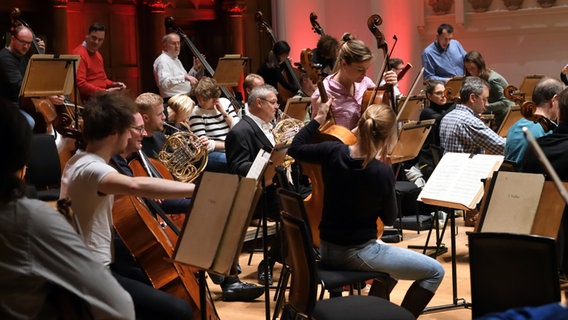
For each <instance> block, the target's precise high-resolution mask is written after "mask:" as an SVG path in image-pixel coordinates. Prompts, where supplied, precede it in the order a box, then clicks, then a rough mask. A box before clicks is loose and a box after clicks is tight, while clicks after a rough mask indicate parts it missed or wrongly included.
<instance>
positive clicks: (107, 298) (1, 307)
mask: <svg viewBox="0 0 568 320" xmlns="http://www.w3.org/2000/svg"><path fill="white" fill-rule="evenodd" d="M0 104H1V105H0V134H1V135H2V136H3V137H9V139H2V140H1V141H0V149H2V152H3V154H4V156H3V157H2V165H1V167H2V170H0V181H2V182H1V183H0V238H1V241H2V250H0V261H1V262H0V286H1V287H2V290H1V291H0V300H1V301H2V303H1V304H0V318H2V319H39V318H41V319H52V318H53V319H55V318H60V317H61V316H62V314H61V312H62V311H64V310H62V309H61V308H60V309H58V308H57V307H55V306H56V301H57V299H54V298H57V297H55V296H53V295H52V294H50V291H51V290H52V287H53V286H57V287H60V288H62V289H65V290H66V291H69V292H70V293H72V294H74V295H76V296H77V297H78V298H80V300H81V301H82V304H83V305H84V306H85V307H86V309H87V312H88V313H89V314H90V316H91V317H92V318H93V319H101V318H108V319H110V318H112V319H134V306H133V304H132V299H131V297H130V295H129V294H128V292H126V291H125V290H124V289H123V288H122V287H121V286H120V285H119V284H118V282H117V281H116V279H115V278H114V277H113V276H112V274H111V273H110V271H109V270H108V269H107V268H105V266H103V264H101V263H100V261H97V259H95V258H94V257H93V255H92V253H91V252H90V250H89V249H88V248H87V247H86V246H85V243H84V242H83V239H81V237H80V236H79V235H78V234H77V232H76V231H75V230H73V229H72V227H71V225H70V224H69V222H68V221H66V220H65V218H64V216H63V214H61V213H59V212H57V211H55V210H54V209H53V208H52V207H51V206H49V205H48V204H46V203H44V202H41V201H37V200H33V199H29V198H27V197H25V195H24V193H25V185H24V181H23V178H24V175H25V168H26V167H25V165H26V163H27V161H28V158H29V156H30V148H31V139H32V131H31V129H30V128H29V126H27V125H26V121H25V119H24V117H23V116H22V115H21V114H20V113H19V112H17V111H16V110H17V109H15V108H13V107H11V106H10V102H8V101H7V100H2V102H1V103H0Z"/></svg>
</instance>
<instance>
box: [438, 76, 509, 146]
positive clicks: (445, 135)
mask: <svg viewBox="0 0 568 320" xmlns="http://www.w3.org/2000/svg"><path fill="white" fill-rule="evenodd" d="M488 97H489V85H488V84H487V82H486V81H485V80H483V79H481V78H479V77H467V78H465V80H464V82H463V84H462V86H461V89H460V100H461V103H460V104H457V105H456V107H455V108H454V109H453V110H452V111H450V112H448V113H447V114H446V115H445V116H444V118H442V121H441V123H440V144H441V146H442V148H444V150H445V152H465V153H474V154H479V153H489V154H503V149H504V147H505V138H503V137H500V136H499V135H497V133H495V132H494V131H493V130H491V128H489V127H488V126H487V125H486V124H485V123H484V122H483V121H481V119H479V114H481V113H482V112H483V110H485V108H486V107H487V104H488V102H487V99H488Z"/></svg>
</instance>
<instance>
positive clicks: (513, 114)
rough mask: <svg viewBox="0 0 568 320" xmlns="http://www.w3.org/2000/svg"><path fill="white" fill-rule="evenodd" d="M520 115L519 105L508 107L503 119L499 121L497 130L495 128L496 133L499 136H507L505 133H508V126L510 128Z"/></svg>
mask: <svg viewBox="0 0 568 320" xmlns="http://www.w3.org/2000/svg"><path fill="white" fill-rule="evenodd" d="M522 117H523V115H522V114H521V107H519V106H512V107H510V108H509V111H508V112H507V115H505V118H504V119H503V122H501V126H500V127H499V130H497V134H498V135H499V136H500V137H507V134H508V133H509V128H511V126H512V125H513V124H515V122H517V121H519V120H520V119H521V118H522Z"/></svg>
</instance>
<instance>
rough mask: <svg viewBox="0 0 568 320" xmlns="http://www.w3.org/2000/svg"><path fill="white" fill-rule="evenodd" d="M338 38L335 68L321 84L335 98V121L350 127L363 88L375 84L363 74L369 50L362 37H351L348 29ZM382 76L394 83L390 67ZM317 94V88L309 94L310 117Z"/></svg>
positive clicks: (368, 63)
mask: <svg viewBox="0 0 568 320" xmlns="http://www.w3.org/2000/svg"><path fill="white" fill-rule="evenodd" d="M341 39H342V41H341V42H340V44H339V51H338V54H337V63H336V72H335V73H333V74H331V75H329V76H327V77H326V78H325V79H323V86H324V88H325V90H326V92H327V94H328V96H329V97H333V98H334V99H335V103H334V105H333V115H334V118H335V123H336V124H337V125H341V126H344V127H346V128H347V129H349V130H352V129H354V128H355V127H356V126H357V122H358V121H359V118H360V117H361V103H362V101H363V94H364V93H365V91H366V90H367V89H370V88H374V87H375V83H374V82H373V80H371V79H370V78H369V77H367V76H366V73H367V69H369V67H370V66H371V61H372V59H373V54H372V53H371V50H370V49H369V47H367V46H366V45H365V43H363V41H361V40H359V39H355V38H354V37H353V36H352V35H351V34H350V33H345V34H344V35H343V37H342V38H341ZM384 80H385V82H386V83H387V84H389V85H395V84H396V83H397V76H396V73H395V72H394V71H393V70H390V71H387V72H386V73H385V74H384ZM319 96H320V93H319V90H316V91H315V92H314V94H313V95H312V117H314V116H315V115H316V114H317V113H318V109H317V108H318V106H317V104H316V101H317V99H318V97H319Z"/></svg>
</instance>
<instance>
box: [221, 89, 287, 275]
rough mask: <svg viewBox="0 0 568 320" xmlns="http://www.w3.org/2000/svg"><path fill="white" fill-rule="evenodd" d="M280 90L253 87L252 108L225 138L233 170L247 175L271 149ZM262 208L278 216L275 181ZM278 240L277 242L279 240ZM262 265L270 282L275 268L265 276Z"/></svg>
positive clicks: (274, 251)
mask: <svg viewBox="0 0 568 320" xmlns="http://www.w3.org/2000/svg"><path fill="white" fill-rule="evenodd" d="M277 94H278V92H277V91H276V89H275V88H274V87H273V86H271V85H262V86H258V87H255V88H253V89H252V91H251V93H250V95H249V98H248V101H247V102H248V107H249V110H248V111H249V112H248V113H247V114H246V115H244V116H243V118H242V119H241V121H239V123H237V124H236V125H235V126H234V127H233V128H232V129H231V132H229V134H228V135H227V138H226V139H225V153H226V154H227V164H228V165H229V172H230V173H234V174H238V175H240V176H246V175H247V173H248V171H249V169H250V167H251V166H252V163H253V162H254V159H255V158H256V155H257V154H258V152H259V151H260V150H261V149H265V150H271V149H272V148H273V147H274V144H275V143H274V136H273V135H272V124H271V122H272V120H274V117H275V114H276V110H278V107H279V105H278V98H277ZM260 204H262V206H261V205H260ZM262 211H264V214H265V215H266V216H267V217H269V218H275V219H277V218H278V212H279V205H278V200H277V197H276V186H275V185H268V186H266V187H265V197H264V199H263V200H262V201H259V205H258V206H257V208H256V212H255V216H256V217H260V212H262ZM274 243H275V244H277V243H278V241H274ZM278 247H279V246H278V245H276V246H272V248H271V254H270V256H271V258H272V259H270V260H271V261H270V262H269V266H270V267H272V265H273V264H274V260H275V258H276V257H278V256H279V255H280V254H279V250H280V249H279V248H278ZM258 269H259V281H260V282H261V283H264V280H265V279H267V280H268V282H269V283H270V282H272V272H269V274H268V277H265V275H264V272H263V270H264V267H263V263H262V262H261V263H260V265H259V268H258ZM270 270H272V268H270Z"/></svg>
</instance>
